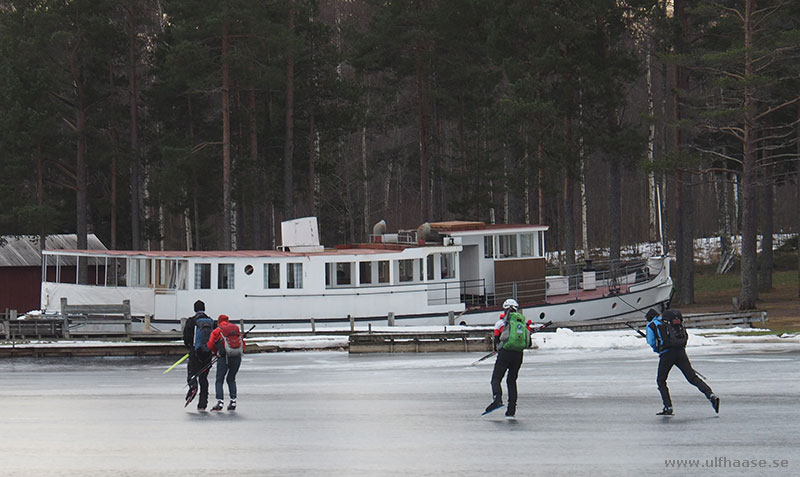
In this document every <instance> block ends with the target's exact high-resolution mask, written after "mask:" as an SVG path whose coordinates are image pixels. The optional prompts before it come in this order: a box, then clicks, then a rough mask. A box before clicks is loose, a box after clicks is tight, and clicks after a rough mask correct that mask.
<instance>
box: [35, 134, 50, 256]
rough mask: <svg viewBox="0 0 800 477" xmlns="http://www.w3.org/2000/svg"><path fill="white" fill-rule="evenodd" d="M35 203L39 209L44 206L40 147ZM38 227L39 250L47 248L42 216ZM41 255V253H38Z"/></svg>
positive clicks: (45, 230) (37, 162) (37, 150)
mask: <svg viewBox="0 0 800 477" xmlns="http://www.w3.org/2000/svg"><path fill="white" fill-rule="evenodd" d="M36 204H37V205H38V206H39V210H43V208H44V158H43V157H42V148H41V146H38V147H37V148H36ZM37 226H38V229H39V251H40V252H41V251H42V250H46V249H47V224H46V223H45V221H44V219H43V218H41V217H40V218H39V220H38V223H37ZM40 255H41V254H40Z"/></svg>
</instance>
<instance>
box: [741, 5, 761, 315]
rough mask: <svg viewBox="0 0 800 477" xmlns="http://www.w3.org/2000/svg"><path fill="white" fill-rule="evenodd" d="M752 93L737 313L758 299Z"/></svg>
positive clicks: (749, 31) (747, 36) (747, 91)
mask: <svg viewBox="0 0 800 477" xmlns="http://www.w3.org/2000/svg"><path fill="white" fill-rule="evenodd" d="M752 11H753V0H746V2H745V16H744V49H745V54H744V55H745V59H744V74H745V78H752V75H753V61H752V51H751V46H752V39H753V25H752V17H751V14H752ZM754 96H755V91H754V88H753V86H751V85H749V84H748V85H747V86H745V88H744V105H743V106H744V107H743V109H744V151H743V158H742V160H743V164H742V274H741V280H742V290H741V294H740V296H739V309H740V310H753V309H755V308H756V300H757V299H758V278H757V265H756V222H757V220H756V205H757V203H758V198H757V191H756V160H757V159H758V158H757V156H756V149H755V147H756V145H755V139H756V138H755V134H756V131H755V118H754V115H755V113H754V108H755V99H754Z"/></svg>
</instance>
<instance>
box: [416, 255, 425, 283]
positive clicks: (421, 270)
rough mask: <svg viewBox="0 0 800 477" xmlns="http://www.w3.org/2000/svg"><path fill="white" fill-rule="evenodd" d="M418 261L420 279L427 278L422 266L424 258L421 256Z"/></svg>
mask: <svg viewBox="0 0 800 477" xmlns="http://www.w3.org/2000/svg"><path fill="white" fill-rule="evenodd" d="M417 262H418V264H417V268H418V269H419V281H424V280H425V276H424V274H425V271H424V270H423V269H422V266H423V265H422V259H421V258H419V259H417Z"/></svg>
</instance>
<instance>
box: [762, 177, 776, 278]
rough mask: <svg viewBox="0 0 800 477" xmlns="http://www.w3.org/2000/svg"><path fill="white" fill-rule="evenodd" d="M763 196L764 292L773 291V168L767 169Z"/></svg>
mask: <svg viewBox="0 0 800 477" xmlns="http://www.w3.org/2000/svg"><path fill="white" fill-rule="evenodd" d="M765 176H766V177H764V178H763V185H762V186H761V187H762V194H761V214H760V215H761V260H760V263H759V277H758V289H759V291H762V292H768V291H770V290H772V269H773V256H772V247H773V243H772V234H773V233H774V231H775V225H774V217H773V215H774V210H775V209H774V204H773V202H774V194H773V191H774V189H773V187H774V186H773V184H772V167H771V166H767V167H766V174H765Z"/></svg>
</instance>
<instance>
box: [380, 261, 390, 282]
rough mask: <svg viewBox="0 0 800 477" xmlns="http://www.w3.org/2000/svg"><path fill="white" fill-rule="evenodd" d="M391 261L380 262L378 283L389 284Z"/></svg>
mask: <svg viewBox="0 0 800 477" xmlns="http://www.w3.org/2000/svg"><path fill="white" fill-rule="evenodd" d="M389 276H390V274H389V260H381V261H380V262H378V283H389Z"/></svg>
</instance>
